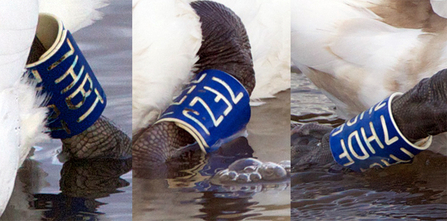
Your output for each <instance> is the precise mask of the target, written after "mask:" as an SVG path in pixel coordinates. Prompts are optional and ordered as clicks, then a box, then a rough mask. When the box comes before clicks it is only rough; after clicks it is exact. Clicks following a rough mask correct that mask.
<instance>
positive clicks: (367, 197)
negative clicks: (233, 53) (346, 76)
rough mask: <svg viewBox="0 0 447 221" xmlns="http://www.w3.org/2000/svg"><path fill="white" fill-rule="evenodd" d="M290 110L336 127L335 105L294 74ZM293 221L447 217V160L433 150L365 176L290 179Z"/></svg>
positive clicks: (310, 173) (316, 174)
mask: <svg viewBox="0 0 447 221" xmlns="http://www.w3.org/2000/svg"><path fill="white" fill-rule="evenodd" d="M291 79H292V83H291V84H292V94H291V97H292V100H291V110H292V114H293V115H297V116H296V117H295V119H296V120H297V121H298V122H299V123H307V122H317V123H323V124H326V125H331V126H334V125H337V124H339V123H340V122H341V121H340V119H337V115H336V113H335V108H334V104H333V103H332V102H331V101H330V100H328V99H327V98H326V97H325V96H324V95H323V94H321V92H319V91H318V89H317V88H316V87H315V86H314V85H312V83H311V82H310V81H309V80H308V79H307V78H306V77H305V76H304V75H303V74H296V73H292V78H291ZM291 182H292V188H291V191H292V193H291V199H292V202H291V216H292V220H402V219H404V220H447V158H446V157H444V156H442V155H439V154H434V153H432V152H429V151H425V152H422V153H421V154H419V155H417V156H416V157H415V159H414V160H413V163H412V164H402V165H396V166H393V167H389V168H386V169H385V170H377V171H376V170H371V171H368V172H367V173H364V174H357V173H344V174H341V173H338V174H336V173H329V172H327V170H323V169H321V168H320V169H318V168H315V169H311V170H307V171H303V172H297V173H295V174H293V177H292V181H291Z"/></svg>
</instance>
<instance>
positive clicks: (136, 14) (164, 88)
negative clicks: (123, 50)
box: [132, 0, 202, 132]
mask: <svg viewBox="0 0 447 221" xmlns="http://www.w3.org/2000/svg"><path fill="white" fill-rule="evenodd" d="M132 14H133V25H132V27H133V30H132V31H133V34H132V36H133V42H132V57H133V59H132V62H133V76H132V131H133V132H135V131H137V130H138V129H140V128H143V127H146V126H147V125H148V124H150V123H152V122H153V121H154V120H156V119H157V118H158V116H159V114H160V112H161V111H163V110H164V109H165V108H166V107H167V105H168V104H169V103H170V102H171V100H172V99H173V97H174V94H175V93H176V92H178V91H179V89H180V88H181V87H182V86H183V85H184V84H186V83H187V82H188V81H189V79H190V77H191V76H192V74H191V69H192V67H193V65H194V63H195V62H196V61H197V60H198V58H197V57H196V53H197V51H198V50H199V48H200V44H201V43H200V42H201V40H202V31H201V29H200V22H199V17H198V16H197V14H196V13H195V12H194V10H193V9H192V8H191V7H190V5H189V1H178V0H152V1H150V0H139V1H134V2H133V12H132Z"/></svg>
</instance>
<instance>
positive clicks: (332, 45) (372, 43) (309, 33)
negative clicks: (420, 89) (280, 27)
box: [291, 0, 447, 152]
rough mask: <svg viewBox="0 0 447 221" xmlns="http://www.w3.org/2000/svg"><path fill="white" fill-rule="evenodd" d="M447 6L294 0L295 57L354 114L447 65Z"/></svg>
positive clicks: (343, 111) (346, 113)
mask: <svg viewBox="0 0 447 221" xmlns="http://www.w3.org/2000/svg"><path fill="white" fill-rule="evenodd" d="M446 9H447V3H446V2H445V1H436V0H432V1H429V0H424V1H411V0H402V1H385V0H334V1H324V0H315V1H308V0H297V1H292V20H291V24H292V30H291V33H292V39H291V42H292V54H291V57H292V62H293V64H294V65H296V66H297V67H298V68H299V69H300V70H301V71H302V72H303V73H304V74H306V76H308V77H309V78H310V80H311V81H312V82H313V83H314V84H315V85H316V86H317V87H319V88H320V89H321V90H322V91H323V93H325V94H326V95H327V96H328V97H329V98H330V99H331V100H332V101H333V102H334V103H335V104H336V105H337V108H338V114H339V116H341V117H344V118H350V117H354V116H355V115H357V114H359V113H360V112H362V111H363V110H366V109H367V108H369V107H370V106H372V105H374V104H376V103H377V102H379V101H380V100H382V99H384V98H386V97H387V96H389V95H391V94H392V93H393V92H397V91H400V92H405V91H407V90H409V89H411V88H412V87H413V86H414V85H416V84H417V83H418V82H419V81H420V80H421V79H423V78H427V77H431V76H432V75H434V74H435V73H437V72H438V71H440V70H442V69H445V68H447V19H446V18H445V17H446V16H445V15H446ZM440 137H443V138H441V139H444V141H447V139H446V138H447V136H445V134H441V135H440V136H438V139H440ZM434 143H436V141H435V142H434ZM444 145H445V142H444ZM444 149H445V148H444ZM438 151H441V150H437V152H438ZM443 152H447V151H446V150H444V151H443Z"/></svg>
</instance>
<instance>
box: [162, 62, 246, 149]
mask: <svg viewBox="0 0 447 221" xmlns="http://www.w3.org/2000/svg"><path fill="white" fill-rule="evenodd" d="M249 102H250V99H249V95H248V92H247V91H246V90H245V88H244V86H243V85H242V84H241V83H240V82H239V81H238V80H237V79H235V78H234V77H233V76H231V75H229V74H227V73H225V72H223V71H219V70H205V71H203V72H200V73H199V74H197V75H196V76H195V78H194V79H193V80H192V81H191V82H190V84H189V85H188V86H187V87H186V88H185V89H183V91H182V93H181V94H180V95H179V96H177V97H176V98H175V99H174V101H173V102H172V104H171V105H170V106H169V107H168V108H167V109H166V110H165V111H164V112H163V114H162V115H161V116H160V119H159V120H158V121H157V122H161V121H170V122H175V123H176V124H177V125H178V126H179V127H181V128H183V129H185V130H186V131H188V132H189V133H190V134H191V135H192V136H193V137H194V138H195V139H196V141H197V142H198V143H199V146H200V147H201V148H202V150H203V151H205V152H212V151H215V150H216V149H217V148H218V145H219V144H220V141H221V140H223V139H225V138H228V137H230V136H232V135H234V134H236V133H237V132H239V131H241V130H242V129H243V128H245V125H246V124H247V123H248V121H249V120H250V105H249Z"/></svg>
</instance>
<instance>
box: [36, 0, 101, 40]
mask: <svg viewBox="0 0 447 221" xmlns="http://www.w3.org/2000/svg"><path fill="white" fill-rule="evenodd" d="M108 4H109V0H83V1H76V0H64V1H61V0H39V12H41V13H49V14H53V15H55V16H56V17H58V18H59V19H61V20H62V21H63V23H64V25H65V28H67V29H68V30H70V32H71V33H74V32H76V31H77V30H79V29H81V28H84V27H86V26H89V25H91V24H93V23H94V22H95V21H97V20H100V19H101V18H102V17H103V14H102V13H101V12H100V11H98V9H100V8H103V7H105V6H107V5H108Z"/></svg>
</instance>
